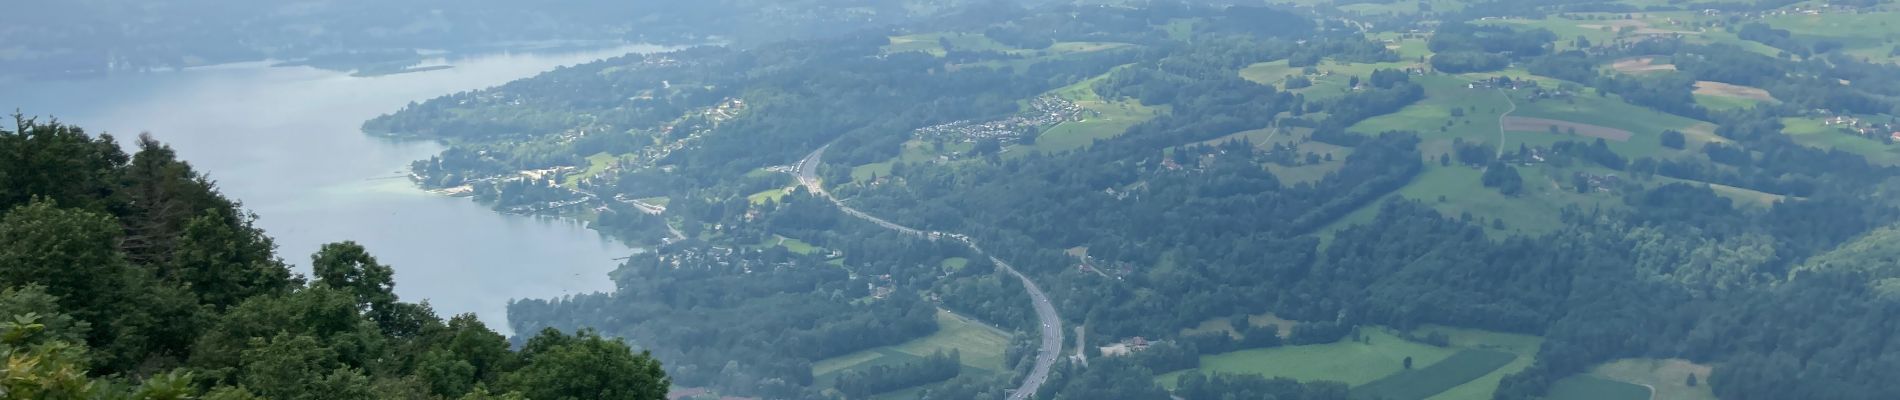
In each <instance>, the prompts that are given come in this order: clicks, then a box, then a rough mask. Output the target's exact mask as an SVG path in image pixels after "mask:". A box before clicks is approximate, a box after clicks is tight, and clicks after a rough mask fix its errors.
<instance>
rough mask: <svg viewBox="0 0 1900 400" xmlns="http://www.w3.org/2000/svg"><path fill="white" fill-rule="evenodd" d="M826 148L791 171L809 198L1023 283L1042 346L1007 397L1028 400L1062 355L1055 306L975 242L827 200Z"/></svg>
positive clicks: (1059, 318)
mask: <svg viewBox="0 0 1900 400" xmlns="http://www.w3.org/2000/svg"><path fill="white" fill-rule="evenodd" d="M830 147H831V145H829V144H827V145H825V146H823V147H819V148H818V150H814V151H812V152H811V154H810V155H806V156H805V158H804V159H802V160H799V161H798V165H796V166H794V167H793V168H792V174H793V175H794V176H797V177H798V184H799V185H803V186H804V187H805V190H806V191H810V192H811V193H812V194H815V195H818V196H820V197H824V198H825V199H826V200H830V201H831V204H833V205H837V206H838V209H839V210H843V211H844V213H845V214H847V215H850V216H852V217H857V218H858V219H862V220H865V221H870V222H871V223H874V224H877V225H878V226H881V227H884V228H885V229H890V230H893V231H897V232H898V233H903V234H906V235H911V236H917V237H922V238H926V239H929V240H937V239H939V238H949V239H952V240H956V241H959V242H963V244H964V245H966V246H970V250H974V251H976V254H979V255H982V256H985V257H989V258H990V262H992V263H995V264H996V266H997V267H1001V268H1003V272H1007V273H1009V275H1010V276H1014V277H1016V279H1018V280H1021V281H1022V282H1023V290H1024V291H1027V292H1029V301H1030V303H1031V304H1032V305H1033V306H1035V309H1036V319H1037V320H1040V321H1041V324H1042V328H1041V331H1042V345H1041V346H1040V348H1039V349H1037V351H1036V364H1035V365H1034V366H1033V367H1032V368H1030V369H1029V376H1026V377H1023V384H1022V385H1021V386H1018V387H1017V388H1016V391H1015V392H1011V393H1010V395H1009V400H1024V399H1028V398H1029V396H1033V395H1035V394H1036V391H1037V390H1039V389H1041V388H1042V384H1043V383H1044V382H1047V381H1048V380H1049V368H1050V367H1053V366H1055V364H1056V359H1057V358H1060V357H1061V355H1062V318H1061V317H1060V316H1058V315H1056V306H1055V304H1053V303H1050V302H1049V295H1047V294H1044V293H1043V292H1042V288H1041V287H1039V286H1036V282H1035V281H1032V280H1030V279H1029V276H1028V275H1023V273H1022V272H1018V271H1016V267H1014V266H1011V265H1009V263H1008V262H1004V261H1003V259H1001V258H997V257H996V256H993V255H990V254H989V253H988V252H985V251H983V248H982V247H981V246H977V244H976V241H975V240H972V239H970V237H969V236H966V235H960V234H946V233H944V232H926V231H923V230H919V229H916V228H911V227H908V226H903V225H898V224H897V223H895V222H891V221H886V220H884V219H883V218H878V217H877V216H875V215H871V214H867V213H865V212H863V211H858V209H856V208H851V206H848V205H845V204H844V202H843V201H839V200H838V198H836V197H831V193H827V192H825V187H824V185H821V184H819V182H818V160H819V158H821V157H824V154H825V149H827V148H830Z"/></svg>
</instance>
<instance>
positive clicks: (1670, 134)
mask: <svg viewBox="0 0 1900 400" xmlns="http://www.w3.org/2000/svg"><path fill="white" fill-rule="evenodd" d="M1658 140H1661V141H1662V145H1663V147H1668V148H1672V149H1682V148H1683V146H1684V145H1685V143H1684V139H1683V136H1682V132H1679V131H1676V130H1674V129H1668V130H1664V131H1663V132H1662V136H1661V138H1660V139H1658Z"/></svg>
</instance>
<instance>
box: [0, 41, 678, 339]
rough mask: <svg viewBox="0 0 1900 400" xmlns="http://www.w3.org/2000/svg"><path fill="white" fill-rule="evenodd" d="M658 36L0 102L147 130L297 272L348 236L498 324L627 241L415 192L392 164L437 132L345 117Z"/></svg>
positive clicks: (400, 164)
mask: <svg viewBox="0 0 1900 400" xmlns="http://www.w3.org/2000/svg"><path fill="white" fill-rule="evenodd" d="M658 50H663V49H662V48H660V47H656V46H644V45H641V46H627V47H620V48H615V49H610V50H595V51H584V52H569V53H558V54H556V53H548V54H499V55H488V56H480V57H473V58H466V59H455V60H447V61H445V62H446V63H448V64H452V65H453V66H454V68H451V69H446V70H436V71H428V72H419V73H410V74H398V75H388V76H380V77H367V78H359V77H351V76H349V74H348V73H342V72H334V71H324V70H318V69H312V68H304V67H294V68H272V67H268V66H266V65H265V64H263V63H250V64H238V65H225V66H216V67H207V68H197V69H190V70H184V71H176V72H160V73H149V74H127V75H119V76H112V77H106V78H98V79H87V80H72V81H42V82H16V83H7V84H0V108H5V109H6V110H7V111H8V112H11V111H13V110H14V109H16V108H17V109H18V110H19V111H20V112H22V113H25V114H27V115H29V116H34V115H38V116H53V117H57V118H58V119H59V120H60V121H62V122H67V123H72V124H76V125H79V126H83V127H86V128H87V129H88V130H89V131H90V132H92V133H95V134H97V133H100V132H105V133H110V134H112V135H114V136H115V137H117V138H118V139H120V141H121V142H122V143H125V144H126V145H127V146H128V150H127V151H128V152H131V151H136V149H135V148H132V147H129V146H132V143H131V140H132V139H134V138H136V137H137V135H138V134H139V133H140V132H150V133H151V134H152V135H153V136H154V137H156V138H157V139H159V140H160V141H164V142H166V143H169V144H170V145H171V146H172V147H173V148H174V149H176V150H177V151H178V153H179V157H180V159H183V160H188V161H189V162H190V163H192V165H193V166H194V167H195V168H196V169H197V170H198V171H201V172H205V173H208V174H209V175H210V176H211V178H212V179H213V180H216V181H217V182H218V186H219V188H220V189H222V190H223V192H224V193H225V194H226V195H228V196H231V197H234V198H236V199H238V200H240V201H243V203H244V207H245V208H246V209H249V210H250V211H252V212H255V213H257V214H258V224H259V225H260V226H261V227H263V228H264V229H265V230H266V232H267V233H269V234H270V235H271V236H274V237H276V239H277V244H278V254H279V255H280V256H281V257H283V258H284V259H285V260H286V261H288V262H290V263H291V264H294V265H295V266H294V267H293V270H295V271H297V272H299V273H302V274H305V275H308V274H309V265H308V264H309V261H310V254H311V253H314V252H315V251H316V249H317V247H318V246H320V245H322V244H323V243H328V242H334V241H342V240H354V241H357V242H358V243H362V244H363V245H364V246H365V247H367V248H368V249H369V250H370V251H371V253H372V254H374V255H375V256H376V257H377V258H378V260H380V261H382V262H383V263H384V264H389V265H391V266H393V267H394V268H395V269H396V292H397V294H398V295H400V296H402V298H403V299H404V300H408V301H419V300H425V299H426V300H427V301H428V302H429V303H430V304H431V305H433V306H434V308H435V310H436V312H437V313H438V314H441V315H443V316H444V317H446V316H449V315H453V314H459V313H468V312H474V313H478V314H479V315H480V317H481V319H482V320H483V322H486V323H487V324H488V325H489V326H490V327H493V328H496V329H498V330H503V331H506V330H507V328H508V324H507V319H506V316H505V315H504V312H505V307H506V305H507V302H508V300H509V299H512V298H528V297H535V298H545V297H556V296H561V295H563V294H572V293H583V292H594V291H609V290H612V289H613V284H612V282H610V281H609V280H608V279H607V276H606V274H607V272H608V271H610V270H612V269H613V268H614V266H615V265H617V264H618V261H614V260H613V259H614V258H618V257H625V256H627V255H628V254H631V253H633V252H634V251H637V250H635V249H633V248H629V247H627V246H625V245H623V244H620V243H618V242H615V241H611V240H607V239H604V238H602V237H601V236H600V235H599V234H597V233H596V232H594V231H591V230H588V229H586V228H585V227H584V226H582V225H581V224H580V223H578V222H574V221H571V220H561V219H552V218H544V217H528V216H515V215H502V214H498V213H495V212H494V211H491V210H489V209H488V208H487V207H485V206H482V205H479V204H475V203H474V202H472V201H470V200H468V199H465V198H449V197H442V196H437V195H433V194H429V193H426V192H423V191H422V190H420V189H417V188H416V187H415V186H414V185H413V184H411V183H410V181H409V180H408V179H406V178H405V177H406V175H407V173H406V169H407V166H408V164H409V163H410V162H411V161H414V160H417V159H424V158H428V157H429V156H431V155H434V154H436V153H438V152H440V151H441V150H442V146H441V145H439V144H437V143H434V142H427V141H396V140H390V139H383V138H376V137H370V136H367V135H364V134H363V133H362V131H361V129H360V125H361V124H362V122H363V121H364V120H366V119H369V118H372V117H375V116H376V115H378V114H381V113H385V112H392V111H395V110H396V109H399V108H401V107H402V106H403V105H404V104H407V103H409V102H411V101H422V100H426V99H429V98H432V97H436V96H440V95H445V94H449V93H454V92H458V91H465V90H473V89H480V88H484V87H489V86H494V85H499V84H502V83H505V82H508V81H510V80H514V79H519V78H524V77H529V76H532V75H534V74H536V73H538V72H541V71H545V70H549V69H552V68H555V67H558V66H563V65H573V64H578V63H582V62H587V61H592V60H596V59H600V58H605V57H613V56H618V55H621V54H625V53H629V52H650V51H658ZM9 123H10V121H9Z"/></svg>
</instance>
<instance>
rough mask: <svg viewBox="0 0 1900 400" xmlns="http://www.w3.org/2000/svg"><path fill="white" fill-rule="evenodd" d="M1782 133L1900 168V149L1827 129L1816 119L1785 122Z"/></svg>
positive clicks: (1799, 140)
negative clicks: (1899, 166)
mask: <svg viewBox="0 0 1900 400" xmlns="http://www.w3.org/2000/svg"><path fill="white" fill-rule="evenodd" d="M1781 124H1782V130H1781V132H1782V133H1786V134H1788V137H1789V138H1791V139H1794V141H1795V143H1800V144H1802V145H1805V146H1808V147H1814V148H1820V149H1836V150H1840V151H1845V152H1849V153H1854V154H1859V155H1860V156H1861V157H1866V158H1867V161H1869V162H1872V163H1874V164H1879V165H1900V147H1895V146H1894V145H1890V144H1886V143H1882V142H1880V141H1877V140H1873V139H1868V138H1866V137H1862V136H1860V135H1855V134H1852V133H1848V132H1847V131H1846V130H1842V129H1839V128H1835V127H1830V126H1827V125H1826V124H1824V123H1822V122H1821V120H1820V119H1816V118H1782V119H1781Z"/></svg>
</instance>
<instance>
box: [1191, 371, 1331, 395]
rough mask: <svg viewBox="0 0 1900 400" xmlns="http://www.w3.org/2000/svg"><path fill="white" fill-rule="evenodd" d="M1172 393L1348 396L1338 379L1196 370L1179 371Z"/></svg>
mask: <svg viewBox="0 0 1900 400" xmlns="http://www.w3.org/2000/svg"><path fill="white" fill-rule="evenodd" d="M1174 394H1175V395H1176V396H1180V397H1182V398H1187V399H1224V398H1234V399H1280V400H1345V399H1347V398H1348V397H1347V392H1346V385H1345V384H1343V383H1339V382H1329V381H1318V382H1306V383H1304V384H1302V383H1301V382H1299V381H1295V380H1292V379H1287V378H1277V377H1276V378H1267V377H1262V376H1259V375H1231V374H1214V375H1202V374H1200V373H1198V372H1195V373H1189V374H1186V375H1181V377H1180V378H1179V381H1177V383H1176V385H1175V389H1174Z"/></svg>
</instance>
